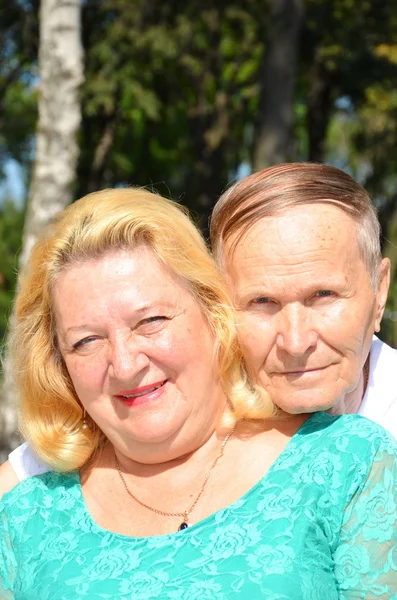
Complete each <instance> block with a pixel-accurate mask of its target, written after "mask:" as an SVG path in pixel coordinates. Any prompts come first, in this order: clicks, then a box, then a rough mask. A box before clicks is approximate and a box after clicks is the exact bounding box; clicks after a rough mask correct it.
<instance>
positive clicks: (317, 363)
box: [211, 163, 397, 437]
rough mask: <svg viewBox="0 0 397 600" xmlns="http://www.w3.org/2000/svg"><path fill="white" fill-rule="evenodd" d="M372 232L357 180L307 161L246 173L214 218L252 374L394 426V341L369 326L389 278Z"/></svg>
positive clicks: (298, 396)
mask: <svg viewBox="0 0 397 600" xmlns="http://www.w3.org/2000/svg"><path fill="white" fill-rule="evenodd" d="M379 238H380V228H379V222H378V220H377V217H376V213H375V210H374V208H373V207H372V204H371V202H370V199H369V197H368V195H367V193H366V192H365V190H364V189H363V188H362V187H361V186H360V185H358V184H357V183H356V182H355V181H354V180H353V179H352V178H351V177H350V176H349V175H347V174H346V173H344V172H343V171H341V170H339V169H336V168H334V167H330V166H325V165H321V164H313V163H290V164H283V165H277V166H274V167H270V168H268V169H265V170H263V171H260V172H258V173H255V174H253V175H251V176H249V177H246V178H245V179H243V180H241V181H239V182H238V183H236V184H235V185H233V186H232V187H231V188H229V189H228V190H227V191H226V192H225V193H224V195H223V196H222V197H221V198H220V199H219V201H218V203H217V204H216V206H215V209H214V212H213V216H212V220H211V240H212V245H213V250H214V253H215V256H216V258H217V261H218V263H219V266H220V268H221V269H222V270H223V272H224V273H225V276H226V278H227V281H228V283H229V285H230V288H231V290H232V293H233V297H234V302H235V306H236V309H237V313H238V321H239V324H240V334H241V336H240V337H241V343H242V345H243V351H244V357H245V362H246V365H247V369H248V371H249V374H250V376H251V378H252V380H253V381H255V382H257V383H258V384H259V385H261V386H263V387H265V388H266V389H267V390H268V391H269V393H270V395H271V397H272V399H273V400H274V402H275V404H277V405H278V406H280V407H281V408H282V409H284V410H285V411H286V412H289V413H302V412H313V411H317V410H330V411H332V412H335V413H336V414H340V413H346V412H357V413H359V414H361V415H364V416H366V417H368V418H369V419H372V420H373V421H376V422H378V423H380V424H381V425H383V426H384V427H385V428H387V429H389V430H390V431H391V432H392V433H394V435H395V436H396V437H397V377H396V375H395V374H394V370H395V369H396V370H397V351H395V350H392V349H391V348H390V347H389V346H387V345H386V344H384V343H382V342H381V341H380V340H378V339H377V338H376V337H375V336H373V334H374V332H378V331H379V328H380V322H381V318H382V315H383V311H384V308H385V303H386V298H387V292H388V287H389V279H390V263H389V260H388V259H387V258H383V259H382V257H381V253H380V242H379Z"/></svg>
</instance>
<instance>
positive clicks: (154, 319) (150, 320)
mask: <svg viewBox="0 0 397 600" xmlns="http://www.w3.org/2000/svg"><path fill="white" fill-rule="evenodd" d="M166 319H167V317H164V316H161V315H156V316H155V317H148V318H147V319H143V321H142V323H143V324H145V323H149V324H150V323H157V322H159V321H165V320H166Z"/></svg>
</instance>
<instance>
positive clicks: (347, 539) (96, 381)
mask: <svg viewBox="0 0 397 600" xmlns="http://www.w3.org/2000/svg"><path fill="white" fill-rule="evenodd" d="M229 304H230V303H229V298H228V295H227V293H226V291H225V289H224V287H223V283H222V281H221V280H220V278H219V275H218V273H217V270H216V268H215V265H214V263H213V261H212V259H211V257H210V255H209V254H208V252H207V250H206V247H205V244H204V242H203V240H202V239H201V237H200V235H199V234H198V232H197V230H196V229H195V227H194V226H193V224H192V223H191V222H190V221H189V219H188V218H187V217H186V216H185V215H184V214H183V212H182V211H181V209H180V208H179V207H178V206H177V205H175V204H173V203H172V202H170V201H167V200H164V199H162V198H160V197H157V196H154V195H152V194H150V193H148V192H145V191H138V190H137V191H134V190H116V191H106V192H102V193H97V194H93V195H90V196H88V197H86V198H84V199H82V200H80V201H79V202H77V203H75V204H74V205H72V206H71V207H70V208H68V209H67V210H66V211H65V212H64V213H63V214H61V216H60V217H59V219H58V221H57V222H56V223H55V224H54V225H53V226H52V227H51V228H50V230H49V231H47V233H46V235H45V236H43V238H42V239H41V240H40V241H39V242H38V243H37V244H36V246H35V248H34V250H33V253H32V257H31V259H30V262H29V264H28V268H27V270H26V273H25V275H24V279H23V281H22V284H21V289H20V292H19V294H18V298H17V304H16V318H17V330H16V334H15V340H14V343H13V346H14V355H15V361H16V367H15V377H16V380H17V383H18V386H19V389H20V394H21V429H22V431H23V433H24V435H25V437H26V439H27V440H28V441H29V442H30V444H31V446H32V447H33V449H34V450H35V452H36V454H37V456H38V457H39V458H40V459H41V460H42V461H43V462H44V463H46V464H47V465H49V466H50V467H51V469H52V470H51V471H49V472H47V473H44V474H42V475H38V476H35V477H31V478H29V479H26V480H25V481H23V482H21V483H19V484H18V485H17V486H16V487H15V488H14V489H12V490H11V491H10V492H9V493H6V494H5V495H4V496H3V499H2V502H1V506H0V509H1V528H2V533H1V537H0V539H1V550H2V555H1V560H0V589H1V596H0V597H1V598H16V599H18V598H19V599H24V598H35V599H36V598H39V599H40V600H41V599H43V600H44V599H47V598H48V599H49V598H51V600H57V599H59V600H61V599H65V598H90V599H91V600H92V599H95V598H98V599H99V598H134V599H148V598H164V599H167V598H168V599H175V598H186V599H191V598H197V599H198V598H200V599H201V598H217V599H218V598H219V599H222V598H225V599H226V598H228V599H230V598H237V597H239V598H274V599H276V598H277V599H282V598H284V599H290V598H294V599H297V600H299V599H300V598H302V599H306V598H307V599H309V598H314V597H320V595H321V596H322V597H325V598H327V600H332V599H336V598H357V597H365V598H371V597H379V596H380V595H383V597H391V596H392V595H393V594H394V593H395V591H396V589H395V587H396V586H395V583H393V582H395V575H396V572H395V568H396V564H395V561H394V562H393V553H395V552H396V550H397V542H396V539H395V523H396V518H397V517H396V504H395V502H396V489H395V488H396V478H397V476H396V472H395V471H396V460H395V458H396V455H397V451H396V445H395V443H394V441H393V440H392V439H391V438H390V437H389V436H387V434H386V433H385V432H384V431H383V430H381V429H380V428H379V427H378V426H377V425H375V424H373V423H371V422H369V421H367V420H365V419H361V418H360V417H357V416H355V415H348V416H342V417H333V416H330V415H327V414H325V413H319V414H315V415H313V416H311V417H310V418H309V417H308V415H292V416H286V415H281V414H275V411H274V408H273V407H272V406H271V403H270V401H269V398H268V397H267V395H265V393H264V392H263V391H261V390H259V389H256V388H255V389H253V388H252V387H251V386H250V385H249V383H248V382H247V381H246V378H245V374H244V370H243V368H242V364H241V356H240V349H239V346H238V343H237V340H236V333H235V328H234V322H233V313H232V311H231V308H230V306H229ZM271 415H273V416H272V418H271V419H269V417H270V416H271Z"/></svg>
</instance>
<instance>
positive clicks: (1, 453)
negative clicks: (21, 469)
mask: <svg viewBox="0 0 397 600" xmlns="http://www.w3.org/2000/svg"><path fill="white" fill-rule="evenodd" d="M39 76H40V87H39V119H38V125H37V135H36V157H35V164H34V169H33V175H32V181H31V186H30V190H29V195H28V206H27V214H26V221H25V228H24V235H23V246H22V251H21V255H20V267H22V266H23V265H24V264H25V262H26V260H27V258H28V257H29V254H30V252H31V249H32V246H33V244H34V243H35V241H36V239H37V236H38V235H39V233H40V231H41V230H42V229H43V227H44V226H45V225H47V223H48V222H49V221H50V220H51V219H52V218H53V217H54V216H55V215H56V214H57V213H58V212H59V211H60V210H62V209H63V208H65V206H67V205H68V204H70V202H71V201H72V193H73V185H74V182H75V178H76V166H77V158H78V151H79V149H78V145H77V132H78V129H79V126H80V122H81V106H80V88H81V85H82V83H83V49H82V44H81V3H80V0H41V6H40V45H39ZM12 321H13V319H12V318H11V322H10V326H9V329H10V330H12V325H13V324H12ZM9 335H10V334H9ZM15 405H16V392H15V390H14V386H13V381H12V364H10V358H9V356H7V354H6V358H5V361H4V383H3V386H2V393H1V410H0V458H2V459H5V458H6V457H7V453H8V451H9V450H10V449H11V448H12V447H15V445H17V443H18V436H17V433H16V427H17V418H16V410H15Z"/></svg>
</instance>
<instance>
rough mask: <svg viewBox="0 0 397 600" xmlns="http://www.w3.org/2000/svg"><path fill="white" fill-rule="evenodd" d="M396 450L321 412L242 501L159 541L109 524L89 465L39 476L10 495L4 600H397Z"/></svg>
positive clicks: (0, 522)
mask: <svg viewBox="0 0 397 600" xmlns="http://www.w3.org/2000/svg"><path fill="white" fill-rule="evenodd" d="M396 448H397V445H396V442H395V441H394V440H393V439H392V438H391V437H389V436H388V435H387V434H386V433H385V432H383V430H382V429H381V428H379V427H378V426H377V425H375V424H374V423H372V422H370V421H367V420H366V419H364V418H361V417H358V416H356V415H346V416H343V417H331V416H329V415H327V414H325V413H318V414H315V415H313V416H312V417H310V419H308V420H307V421H306V423H305V424H304V425H303V426H302V427H301V428H300V429H299V431H298V432H297V433H296V434H295V435H294V437H293V438H292V439H291V441H290V442H289V444H288V445H287V447H286V448H285V450H284V451H283V452H282V453H281V455H280V456H279V458H278V459H277V460H276V462H275V463H274V465H273V466H272V467H271V469H270V470H269V471H268V473H267V475H266V476H265V477H264V478H263V479H262V480H261V481H259V482H258V483H257V484H256V485H255V486H254V487H253V488H252V489H251V490H250V491H249V492H248V493H247V494H245V495H244V496H243V497H242V498H241V499H240V500H238V501H237V502H235V503H233V504H232V505H230V506H228V507H227V508H225V509H223V510H220V511H218V512H216V513H214V514H213V515H211V516H210V517H208V518H206V519H204V520H203V521H200V522H199V523H196V524H195V525H193V526H192V527H190V528H189V529H186V530H184V531H181V532H177V533H175V534H171V535H164V536H158V537H149V538H135V537H127V536H123V535H119V534H115V533H111V532H109V531H106V530H104V529H102V528H100V527H99V526H98V525H97V524H96V523H95V522H94V521H93V519H92V518H91V516H90V514H89V513H88V512H87V508H86V506H85V503H84V500H83V497H82V493H81V487H80V481H79V476H78V474H77V473H73V474H70V475H60V474H57V473H53V472H52V473H51V472H50V473H45V474H43V475H39V476H36V477H31V478H30V479H27V480H25V481H23V482H21V483H20V484H19V485H18V486H17V487H16V488H14V490H12V491H11V492H10V493H9V494H6V495H5V496H4V498H3V501H2V502H1V503H0V531H1V533H0V536H1V537H0V545H1V546H0V549H1V552H0V598H2V599H7V600H11V599H15V600H70V599H71V598H73V599H74V598H87V599H90V600H97V599H100V598H109V599H114V598H118V599H127V598H128V599H134V600H149V599H151V598H159V599H164V600H165V599H168V600H180V599H182V600H207V599H208V600H215V599H216V600H226V599H227V600H230V599H234V598H240V599H241V598H244V599H245V598H247V599H248V598H249V599H254V600H255V599H260V598H264V599H267V600H291V599H293V600H301V599H302V600H336V599H342V600H352V599H356V598H366V599H367V600H368V599H372V598H373V599H375V598H376V599H379V598H381V599H388V600H393V599H394V600H397V506H396V503H397V460H396V458H397V449H396Z"/></svg>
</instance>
